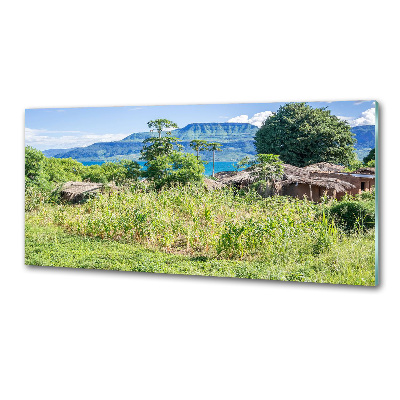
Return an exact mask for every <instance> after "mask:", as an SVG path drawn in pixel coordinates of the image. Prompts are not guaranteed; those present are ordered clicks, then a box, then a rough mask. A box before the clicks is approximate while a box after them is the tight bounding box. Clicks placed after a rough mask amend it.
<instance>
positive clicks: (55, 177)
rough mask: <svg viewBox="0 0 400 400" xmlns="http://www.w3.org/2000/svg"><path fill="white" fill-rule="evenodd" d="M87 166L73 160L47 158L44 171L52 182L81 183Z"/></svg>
mask: <svg viewBox="0 0 400 400" xmlns="http://www.w3.org/2000/svg"><path fill="white" fill-rule="evenodd" d="M85 170H86V168H85V166H84V165H83V164H82V163H80V162H78V161H76V160H73V159H72V158H53V157H52V158H47V157H46V158H45V159H44V171H45V175H46V179H48V180H49V181H50V182H56V183H64V182H68V181H81V180H82V176H83V175H84V174H85Z"/></svg>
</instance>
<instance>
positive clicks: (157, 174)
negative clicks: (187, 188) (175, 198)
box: [144, 151, 204, 189]
mask: <svg viewBox="0 0 400 400" xmlns="http://www.w3.org/2000/svg"><path fill="white" fill-rule="evenodd" d="M203 174H204V165H203V164H202V163H201V162H200V161H199V160H198V159H197V158H196V156H195V155H194V154H190V153H182V152H179V151H173V152H172V153H170V154H163V155H160V156H158V157H156V158H154V159H152V160H149V161H148V163H147V169H146V171H145V172H144V175H145V176H146V177H147V179H148V180H149V181H152V182H153V183H154V185H155V187H156V189H161V188H162V187H169V186H171V185H173V184H182V185H185V184H187V183H195V184H197V183H201V182H202V180H203Z"/></svg>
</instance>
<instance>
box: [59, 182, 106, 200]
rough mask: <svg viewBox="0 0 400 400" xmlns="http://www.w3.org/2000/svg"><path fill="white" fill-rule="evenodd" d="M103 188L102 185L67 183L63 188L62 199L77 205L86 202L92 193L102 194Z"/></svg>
mask: <svg viewBox="0 0 400 400" xmlns="http://www.w3.org/2000/svg"><path fill="white" fill-rule="evenodd" d="M103 188H104V185H103V184H102V183H94V182H67V183H65V184H64V185H63V187H62V188H61V197H62V199H63V200H67V201H70V202H72V203H76V202H79V201H82V200H84V199H85V198H86V197H87V196H88V195H90V194H91V193H98V192H101V191H102V190H103Z"/></svg>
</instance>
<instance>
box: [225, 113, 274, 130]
mask: <svg viewBox="0 0 400 400" xmlns="http://www.w3.org/2000/svg"><path fill="white" fill-rule="evenodd" d="M272 114H273V113H272V111H262V112H259V113H257V114H254V115H253V116H252V117H251V118H249V116H248V115H246V114H243V115H238V116H237V117H233V118H231V119H228V122H241V123H248V124H252V125H256V126H258V127H259V128H260V127H261V125H262V124H263V122H264V121H265V120H266V119H267V118H269V117H270V116H271V115H272Z"/></svg>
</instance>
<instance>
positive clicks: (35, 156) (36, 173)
mask: <svg viewBox="0 0 400 400" xmlns="http://www.w3.org/2000/svg"><path fill="white" fill-rule="evenodd" d="M44 159H45V157H44V155H43V153H42V152H41V151H39V150H36V149H34V148H33V147H30V146H26V147H25V184H26V185H40V184H41V182H42V181H43V180H44V179H45V176H44Z"/></svg>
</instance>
